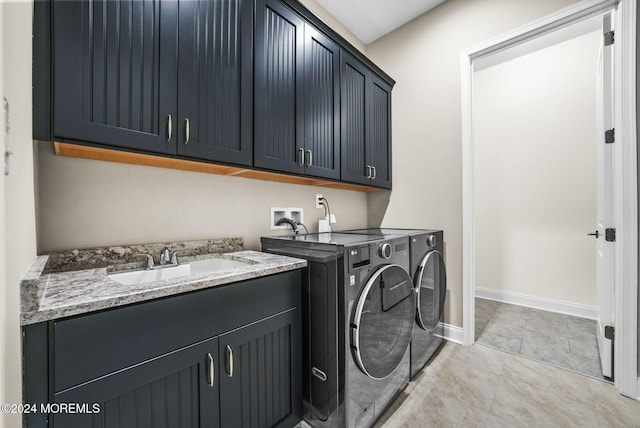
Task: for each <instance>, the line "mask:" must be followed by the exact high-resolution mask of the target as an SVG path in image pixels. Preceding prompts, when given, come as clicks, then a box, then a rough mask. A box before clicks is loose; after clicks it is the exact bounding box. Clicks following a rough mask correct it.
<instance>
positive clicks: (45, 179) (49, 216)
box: [36, 142, 367, 252]
mask: <svg viewBox="0 0 640 428" xmlns="http://www.w3.org/2000/svg"><path fill="white" fill-rule="evenodd" d="M36 158H37V162H38V251H39V252H47V251H51V250H62V249H73V248H85V247H94V246H101V245H114V244H125V243H144V242H162V241H180V240H191V239H201V238H209V237H230V236H241V237H243V238H244V239H245V247H246V248H251V249H260V240H259V239H260V236H265V235H274V234H277V232H274V231H272V230H270V227H269V222H270V207H296V208H302V209H303V210H304V223H305V225H306V226H307V227H308V228H309V229H310V231H317V228H318V220H319V219H320V218H321V217H323V215H324V211H323V209H318V208H316V207H315V195H316V193H321V194H322V195H324V196H325V197H326V198H327V199H328V200H329V203H330V205H331V211H332V213H335V215H336V217H337V220H338V223H337V224H335V225H334V228H338V227H340V228H346V227H361V226H362V225H364V224H366V221H367V212H366V207H367V203H366V195H365V194H364V193H360V192H353V191H346V190H335V189H326V188H320V187H314V186H302V185H296V184H286V183H276V182H270V181H261V180H252V179H246V178H241V177H227V176H220V175H212V174H204V173H197V172H188V171H178V170H170V169H162V168H153V167H144V166H138V165H126V164H119V163H111V162H102V161H92V160H86V159H73V158H64V157H58V156H55V154H54V153H53V147H52V144H51V143H44V142H39V143H38V144H37V146H36Z"/></svg>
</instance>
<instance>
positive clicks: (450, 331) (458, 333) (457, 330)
mask: <svg viewBox="0 0 640 428" xmlns="http://www.w3.org/2000/svg"><path fill="white" fill-rule="evenodd" d="M438 327H439V328H438V330H440V331H442V332H443V336H442V337H443V338H444V339H446V340H448V341H449V342H453V343H457V344H458V345H462V328H461V327H456V326H455V325H450V324H445V323H439V325H438Z"/></svg>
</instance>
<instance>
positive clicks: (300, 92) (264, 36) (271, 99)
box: [254, 0, 340, 179]
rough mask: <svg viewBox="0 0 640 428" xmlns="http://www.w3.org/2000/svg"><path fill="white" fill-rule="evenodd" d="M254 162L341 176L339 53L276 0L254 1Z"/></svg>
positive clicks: (261, 165) (286, 168)
mask: <svg viewBox="0 0 640 428" xmlns="http://www.w3.org/2000/svg"><path fill="white" fill-rule="evenodd" d="M255 40H256V42H255V52H256V53H255V96H254V103H255V140H254V164H255V165H256V166H258V167H261V168H267V169H272V170H276V171H285V172H293V173H298V174H308V175H313V176H317V177H324V178H334V179H337V178H339V175H340V169H339V163H340V161H339V160H340V158H339V154H340V153H339V149H338V148H339V125H338V124H339V64H340V63H339V58H340V49H339V47H338V46H337V45H336V44H335V43H334V42H333V41H331V40H330V39H329V38H328V37H326V36H324V35H323V34H322V33H320V32H319V31H318V30H317V29H315V28H314V27H313V26H311V25H310V24H308V23H305V22H304V21H303V20H302V18H300V16H299V15H298V14H297V13H295V12H293V11H292V10H291V9H290V8H289V7H287V6H286V5H285V4H283V3H282V2H280V1H278V0H258V1H257V6H256V37H255Z"/></svg>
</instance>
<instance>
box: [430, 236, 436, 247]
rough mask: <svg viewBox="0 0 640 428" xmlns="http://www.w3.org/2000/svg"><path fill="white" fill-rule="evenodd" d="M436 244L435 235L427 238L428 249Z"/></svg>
mask: <svg viewBox="0 0 640 428" xmlns="http://www.w3.org/2000/svg"><path fill="white" fill-rule="evenodd" d="M437 242H438V239H437V238H436V235H429V237H428V238H427V245H429V246H430V247H435V246H436V243H437Z"/></svg>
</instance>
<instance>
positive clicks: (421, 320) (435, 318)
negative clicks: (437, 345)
mask: <svg viewBox="0 0 640 428" xmlns="http://www.w3.org/2000/svg"><path fill="white" fill-rule="evenodd" d="M414 287H415V293H416V322H417V323H418V326H419V327H420V328H422V329H423V330H427V331H433V330H435V328H436V327H437V326H438V322H439V321H441V318H442V314H443V311H444V298H445V296H446V292H447V270H446V268H445V265H444V259H443V258H442V254H440V252H439V251H435V250H434V251H429V252H428V253H427V254H426V255H425V256H424V257H423V258H422V261H421V262H420V267H419V268H418V272H417V274H416V277H415V281H414Z"/></svg>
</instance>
